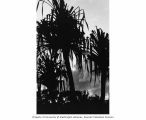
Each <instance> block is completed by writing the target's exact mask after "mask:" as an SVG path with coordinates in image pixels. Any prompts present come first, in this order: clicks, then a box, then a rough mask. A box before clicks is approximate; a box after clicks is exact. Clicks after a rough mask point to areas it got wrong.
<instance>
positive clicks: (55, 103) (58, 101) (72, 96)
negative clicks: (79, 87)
mask: <svg viewBox="0 0 146 120" xmlns="http://www.w3.org/2000/svg"><path fill="white" fill-rule="evenodd" d="M37 114H109V100H105V101H101V100H100V98H99V96H97V95H96V96H92V97H91V96H90V97H89V96H88V93H86V92H81V91H76V92H74V93H71V92H63V93H55V94H42V99H41V100H40V99H38V100H37Z"/></svg>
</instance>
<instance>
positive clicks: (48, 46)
mask: <svg viewBox="0 0 146 120" xmlns="http://www.w3.org/2000/svg"><path fill="white" fill-rule="evenodd" d="M40 2H42V5H43V4H44V3H46V4H48V5H50V6H51V13H49V14H47V15H46V17H44V18H43V19H42V20H41V21H38V22H37V40H38V48H37V49H38V55H41V54H42V53H43V52H44V51H46V50H47V51H49V54H50V55H51V56H53V58H54V59H57V54H58V52H60V53H61V54H62V56H63V61H64V64H65V66H66V69H67V76H68V78H69V87H70V91H75V86H74V81H73V75H72V71H71V66H70V60H73V54H74V55H75V57H76V61H77V62H76V63H77V66H78V68H79V69H80V70H81V69H82V59H83V57H82V43H83V41H85V37H84V23H85V24H86V25H87V22H86V19H85V13H84V10H83V9H80V8H79V7H77V8H74V7H70V8H69V6H68V5H67V4H66V3H65V2H64V0H52V2H51V1H49V0H39V2H38V6H39V4H40ZM38 6H37V7H38ZM42 13H43V6H42ZM87 27H88V25H87Z"/></svg>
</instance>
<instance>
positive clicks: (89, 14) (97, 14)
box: [37, 0, 109, 34]
mask: <svg viewBox="0 0 146 120" xmlns="http://www.w3.org/2000/svg"><path fill="white" fill-rule="evenodd" d="M50 1H51V0H50ZM65 2H67V3H68V5H69V6H74V7H75V8H76V7H78V6H79V7H80V8H81V9H84V11H85V15H86V20H87V22H88V25H89V29H90V31H91V30H94V29H95V26H97V27H99V28H102V29H103V31H104V32H107V33H108V32H109V0H65ZM43 11H44V14H48V13H50V7H49V6H48V5H47V4H44V10H43ZM41 18H42V17H41V4H40V6H39V9H38V12H37V19H38V20H39V19H41ZM90 31H87V30H85V32H87V34H89V32H90Z"/></svg>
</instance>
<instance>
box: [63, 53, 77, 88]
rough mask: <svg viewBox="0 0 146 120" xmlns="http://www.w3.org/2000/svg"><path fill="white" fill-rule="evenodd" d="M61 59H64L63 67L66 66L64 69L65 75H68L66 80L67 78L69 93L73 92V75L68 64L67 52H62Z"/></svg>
mask: <svg viewBox="0 0 146 120" xmlns="http://www.w3.org/2000/svg"><path fill="white" fill-rule="evenodd" d="M63 57H64V61H65V65H66V68H67V75H68V78H69V87H70V91H75V86H74V81H73V75H72V71H71V67H70V62H69V52H68V51H64V52H63Z"/></svg>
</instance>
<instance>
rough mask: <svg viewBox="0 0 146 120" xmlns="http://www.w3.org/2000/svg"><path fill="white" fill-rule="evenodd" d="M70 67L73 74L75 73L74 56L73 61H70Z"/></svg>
mask: <svg viewBox="0 0 146 120" xmlns="http://www.w3.org/2000/svg"><path fill="white" fill-rule="evenodd" d="M70 65H71V70H72V71H73V72H74V71H76V70H77V69H76V57H75V55H74V54H73V60H71V59H70Z"/></svg>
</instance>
